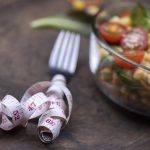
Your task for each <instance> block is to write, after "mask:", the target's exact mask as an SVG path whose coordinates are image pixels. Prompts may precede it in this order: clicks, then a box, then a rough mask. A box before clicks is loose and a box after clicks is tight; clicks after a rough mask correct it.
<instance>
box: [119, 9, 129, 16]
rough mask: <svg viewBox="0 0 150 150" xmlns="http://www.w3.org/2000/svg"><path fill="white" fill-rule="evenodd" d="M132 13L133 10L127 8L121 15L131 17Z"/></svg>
mask: <svg viewBox="0 0 150 150" xmlns="http://www.w3.org/2000/svg"><path fill="white" fill-rule="evenodd" d="M130 15H131V12H130V11H128V10H126V11H123V12H122V13H121V15H120V16H121V17H129V16H130Z"/></svg>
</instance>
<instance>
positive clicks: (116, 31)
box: [99, 22, 126, 44]
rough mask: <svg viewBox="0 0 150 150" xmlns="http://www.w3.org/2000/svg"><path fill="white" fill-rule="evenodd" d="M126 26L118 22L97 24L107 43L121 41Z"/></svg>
mask: <svg viewBox="0 0 150 150" xmlns="http://www.w3.org/2000/svg"><path fill="white" fill-rule="evenodd" d="M125 32H126V27H124V26H123V25H120V24H118V23H111V22H106V23H103V24H101V25H100V26H99V33H100V35H101V36H102V37H103V38H104V40H105V41H106V42H108V43H109V44H118V43H120V42H121V40H122V38H123V35H124V33H125Z"/></svg>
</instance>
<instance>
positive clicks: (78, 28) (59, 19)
mask: <svg viewBox="0 0 150 150" xmlns="http://www.w3.org/2000/svg"><path fill="white" fill-rule="evenodd" d="M31 27H32V28H55V29H60V30H62V29H63V30H69V31H73V32H78V33H81V34H85V35H88V34H89V33H90V32H91V27H90V25H89V24H87V23H85V22H80V21H79V20H77V19H74V18H71V17H67V16H51V17H47V18H42V19H38V20H35V21H32V22H31Z"/></svg>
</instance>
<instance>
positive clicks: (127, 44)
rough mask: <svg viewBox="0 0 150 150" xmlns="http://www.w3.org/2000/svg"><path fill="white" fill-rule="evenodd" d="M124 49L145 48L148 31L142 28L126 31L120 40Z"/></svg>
mask: <svg viewBox="0 0 150 150" xmlns="http://www.w3.org/2000/svg"><path fill="white" fill-rule="evenodd" d="M121 46H122V48H123V49H124V50H145V49H146V48H147V46H148V33H147V32H146V31H145V30H144V29H142V28H133V29H132V30H130V31H128V32H127V33H126V34H125V35H124V38H123V39H122V41H121Z"/></svg>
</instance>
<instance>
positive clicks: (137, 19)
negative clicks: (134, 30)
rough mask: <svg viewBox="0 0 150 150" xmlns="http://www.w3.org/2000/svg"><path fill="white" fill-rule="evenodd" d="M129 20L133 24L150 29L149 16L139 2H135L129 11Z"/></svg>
mask: <svg viewBox="0 0 150 150" xmlns="http://www.w3.org/2000/svg"><path fill="white" fill-rule="evenodd" d="M131 21H132V25H133V26H138V27H143V28H145V29H150V18H149V15H148V12H147V10H146V8H145V7H144V5H142V4H141V3H140V2H138V3H137V5H136V6H135V7H134V8H133V10H132V12H131Z"/></svg>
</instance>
